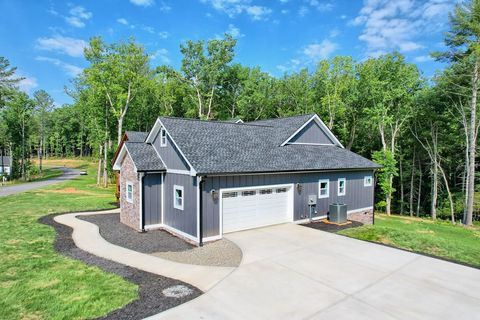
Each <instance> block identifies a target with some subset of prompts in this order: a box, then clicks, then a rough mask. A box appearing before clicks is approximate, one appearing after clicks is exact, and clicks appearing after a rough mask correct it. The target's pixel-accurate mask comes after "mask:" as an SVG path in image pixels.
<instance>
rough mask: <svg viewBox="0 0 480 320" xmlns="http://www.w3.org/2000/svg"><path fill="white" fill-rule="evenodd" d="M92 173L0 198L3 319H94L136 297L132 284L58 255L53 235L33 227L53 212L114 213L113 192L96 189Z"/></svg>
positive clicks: (0, 306) (43, 227)
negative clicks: (107, 210)
mask: <svg viewBox="0 0 480 320" xmlns="http://www.w3.org/2000/svg"><path fill="white" fill-rule="evenodd" d="M83 168H84V169H85V168H87V165H85V164H84V165H83ZM94 171H95V169H94V166H93V165H91V166H88V173H89V174H88V176H81V177H78V178H77V179H75V180H72V181H68V182H65V183H61V184H56V185H53V186H50V187H47V188H44V189H41V190H37V191H31V192H27V193H22V194H18V195H12V196H7V197H1V198H0V208H1V209H0V230H1V232H0V257H1V258H0V259H1V263H0V310H1V311H0V318H1V319H85V318H94V317H99V316H102V315H105V314H107V313H109V312H110V311H112V310H114V309H117V308H120V307H121V306H123V305H125V304H126V303H128V302H130V301H132V300H134V299H136V298H137V296H138V287H137V286H136V285H134V284H132V283H129V282H127V281H125V280H123V279H122V278H121V277H119V276H116V275H114V274H109V273H105V272H103V271H101V270H100V269H99V268H96V267H91V266H87V265H85V264H84V263H82V262H80V261H77V260H73V259H69V258H66V257H63V256H61V255H59V254H57V253H56V252H55V251H54V249H53V246H52V244H53V241H54V238H55V231H54V230H53V229H52V228H51V227H49V226H46V225H43V224H40V223H38V222H37V219H38V218H39V217H41V216H44V215H47V214H49V213H54V212H55V213H56V212H67V211H81V210H95V209H106V208H112V204H111V202H113V201H114V200H115V198H114V196H113V188H110V189H101V188H97V187H96V186H95V177H96V175H95V172H94Z"/></svg>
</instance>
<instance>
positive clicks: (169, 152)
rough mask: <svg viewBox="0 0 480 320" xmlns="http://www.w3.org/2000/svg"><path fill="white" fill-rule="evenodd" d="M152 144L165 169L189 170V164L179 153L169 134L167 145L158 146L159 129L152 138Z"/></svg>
mask: <svg viewBox="0 0 480 320" xmlns="http://www.w3.org/2000/svg"><path fill="white" fill-rule="evenodd" d="M153 146H154V147H155V149H156V150H157V152H158V154H159V155H160V157H161V158H162V160H163V162H164V163H165V165H166V166H167V169H175V170H190V167H189V165H188V164H187V162H186V161H185V159H184V158H183V156H182V155H181V154H180V152H179V151H178V149H177V147H175V145H174V144H173V142H172V139H171V138H170V136H169V135H167V145H166V146H165V147H160V131H159V132H158V134H157V135H156V136H155V139H154V140H153Z"/></svg>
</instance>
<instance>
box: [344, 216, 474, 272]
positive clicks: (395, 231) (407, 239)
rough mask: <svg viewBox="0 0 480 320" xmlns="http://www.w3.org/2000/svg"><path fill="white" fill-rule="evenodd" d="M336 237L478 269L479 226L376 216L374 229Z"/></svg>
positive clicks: (349, 232)
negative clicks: (420, 254) (355, 239)
mask: <svg viewBox="0 0 480 320" xmlns="http://www.w3.org/2000/svg"><path fill="white" fill-rule="evenodd" d="M339 233H340V234H343V235H347V236H349V237H353V238H357V239H362V240H368V241H374V242H379V243H384V244H388V245H392V246H395V247H398V248H402V249H406V250H410V251H416V252H422V253H427V254H431V255H435V256H439V257H443V258H447V259H451V260H456V261H459V262H464V263H468V264H471V265H475V266H477V267H480V226H478V225H475V226H473V227H469V228H466V227H463V226H460V225H452V224H451V223H449V222H446V221H436V222H433V221H432V220H429V219H420V218H410V217H405V216H403V217H402V216H387V215H384V214H380V215H378V214H376V215H375V225H373V226H362V227H359V228H352V229H346V230H342V231H340V232H339Z"/></svg>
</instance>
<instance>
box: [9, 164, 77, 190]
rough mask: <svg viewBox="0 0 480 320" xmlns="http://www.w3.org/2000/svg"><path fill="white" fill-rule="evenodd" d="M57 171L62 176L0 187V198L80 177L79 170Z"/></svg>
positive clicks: (65, 169) (62, 168) (61, 168)
mask: <svg viewBox="0 0 480 320" xmlns="http://www.w3.org/2000/svg"><path fill="white" fill-rule="evenodd" d="M58 169H60V170H62V171H63V175H61V176H59V177H56V178H52V179H48V180H43V181H36V182H27V183H22V184H18V185H13V186H4V187H2V186H0V197H4V196H8V195H11V194H15V193H20V192H25V191H29V190H32V189H37V188H42V187H45V186H48V185H51V184H54V183H58V182H62V181H66V180H70V179H73V178H75V177H77V176H78V175H80V170H77V169H69V168H64V167H58Z"/></svg>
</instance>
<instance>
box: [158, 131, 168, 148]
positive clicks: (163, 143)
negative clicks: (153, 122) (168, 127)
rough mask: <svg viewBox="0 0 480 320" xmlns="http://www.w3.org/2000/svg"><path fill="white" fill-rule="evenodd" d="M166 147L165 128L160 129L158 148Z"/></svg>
mask: <svg viewBox="0 0 480 320" xmlns="http://www.w3.org/2000/svg"><path fill="white" fill-rule="evenodd" d="M166 146H167V131H165V128H162V129H160V147H166Z"/></svg>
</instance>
